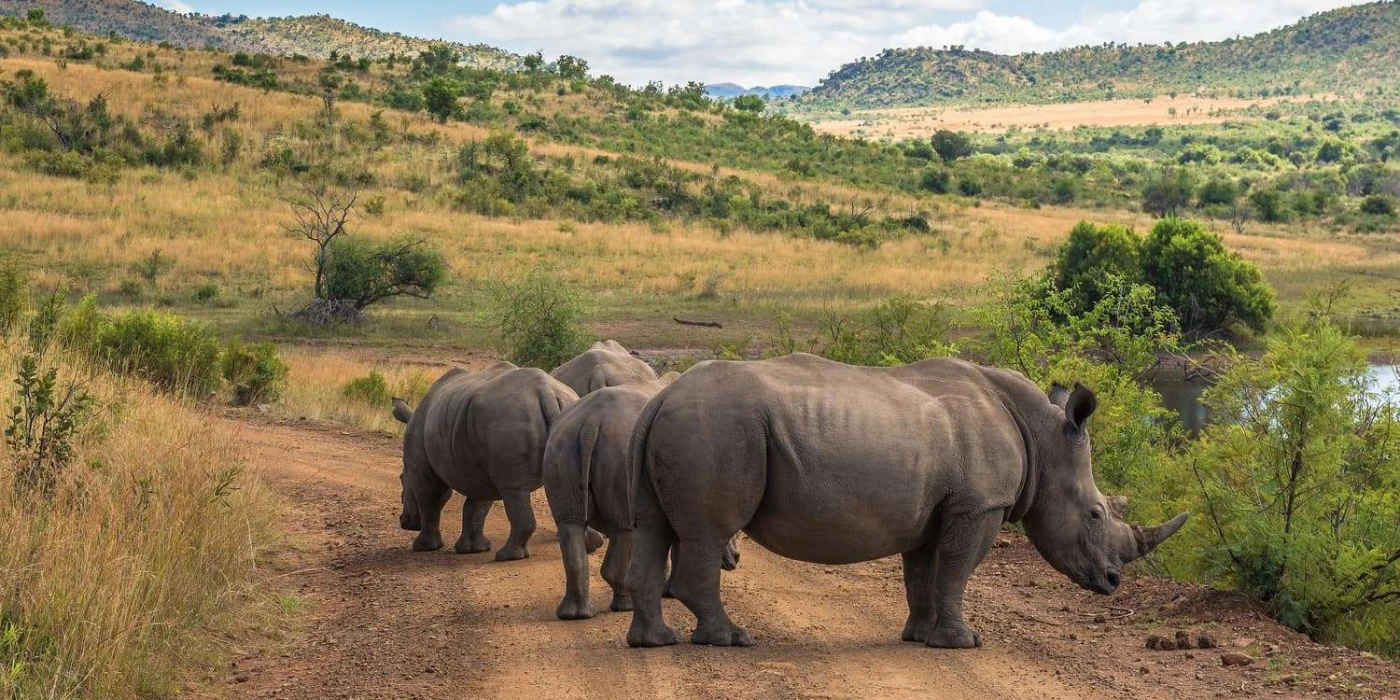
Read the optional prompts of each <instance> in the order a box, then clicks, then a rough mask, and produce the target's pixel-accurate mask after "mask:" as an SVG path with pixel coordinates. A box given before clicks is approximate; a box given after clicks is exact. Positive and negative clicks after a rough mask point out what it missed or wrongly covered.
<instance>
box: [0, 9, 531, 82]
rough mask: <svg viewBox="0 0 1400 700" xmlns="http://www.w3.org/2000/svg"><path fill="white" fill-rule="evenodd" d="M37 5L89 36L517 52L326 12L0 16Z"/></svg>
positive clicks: (272, 46) (249, 48) (363, 53)
mask: <svg viewBox="0 0 1400 700" xmlns="http://www.w3.org/2000/svg"><path fill="white" fill-rule="evenodd" d="M32 9H40V10H43V11H44V14H45V16H46V17H47V18H48V19H49V21H50V22H53V23H54V24H55V25H58V26H67V27H72V28H74V29H78V30H81V31H84V32H90V33H93V34H115V35H116V36H120V37H125V38H127V39H135V40H140V41H149V42H168V43H170V44H172V45H174V46H179V47H183V48H192V49H202V48H206V47H213V48H216V49H220V50H224V51H230V52H233V51H245V52H248V53H260V54H269V55H273V56H281V55H286V56H290V55H293V54H301V55H303V56H311V57H316V58H325V57H327V56H330V55H331V54H333V53H334V54H337V55H344V56H352V57H354V58H360V57H369V58H376V59H377V58H384V57H386V56H389V55H390V54H396V55H399V56H416V55H418V54H419V53H420V52H423V51H427V50H429V49H431V48H432V47H434V46H445V47H447V48H449V49H450V50H452V51H454V52H456V53H457V54H459V55H460V56H461V57H462V60H463V61H465V62H466V63H467V64H468V65H473V66H479V67H485V68H504V67H509V66H513V65H515V64H516V63H518V62H519V60H520V59H519V57H518V56H516V55H515V54H512V53H510V52H507V51H502V50H500V49H496V48H493V47H490V46H486V45H485V44H462V43H458V42H449V41H434V40H428V39H420V38H417V37H410V36H405V35H403V34H399V33H392V32H384V31H380V30H378V29H372V28H369V27H361V26H360V25H358V24H354V23H353V22H346V21H344V20H339V19H335V18H333V17H328V16H326V15H311V16H306V17H268V18H261V17H246V16H233V15H222V16H217V17H216V16H211V15H202V14H180V13H178V12H171V11H170V10H167V9H165V8H162V7H158V6H156V5H152V4H148V3H144V2H140V1H139V0H18V1H17V2H6V3H4V4H0V16H4V15H9V16H17V17H23V16H25V15H26V14H27V13H28V12H29V11H30V10H32Z"/></svg>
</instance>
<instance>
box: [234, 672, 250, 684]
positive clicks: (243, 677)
mask: <svg viewBox="0 0 1400 700" xmlns="http://www.w3.org/2000/svg"><path fill="white" fill-rule="evenodd" d="M233 682H234V683H247V682H248V674H246V673H240V674H238V675H236V676H234V677H233Z"/></svg>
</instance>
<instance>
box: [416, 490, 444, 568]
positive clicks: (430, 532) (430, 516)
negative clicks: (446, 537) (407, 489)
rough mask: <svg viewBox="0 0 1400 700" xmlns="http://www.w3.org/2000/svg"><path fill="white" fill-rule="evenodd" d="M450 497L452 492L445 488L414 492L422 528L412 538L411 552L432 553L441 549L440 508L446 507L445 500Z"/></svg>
mask: <svg viewBox="0 0 1400 700" xmlns="http://www.w3.org/2000/svg"><path fill="white" fill-rule="evenodd" d="M451 496H452V490H451V489H447V488H445V486H444V488H443V489H442V490H441V491H435V490H432V489H428V488H417V489H415V490H414V498H415V499H417V502H418V517H419V518H420V519H421V522H422V528H421V529H420V530H419V531H418V536H417V537H415V538H413V551H415V552H434V551H437V550H439V549H442V508H443V506H446V505H447V499H448V498H450V497H451Z"/></svg>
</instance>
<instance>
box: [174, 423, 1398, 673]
mask: <svg viewBox="0 0 1400 700" xmlns="http://www.w3.org/2000/svg"><path fill="white" fill-rule="evenodd" d="M225 425H226V426H227V429H228V430H230V431H231V432H232V433H233V434H234V435H236V436H237V438H238V439H239V440H240V441H241V442H242V443H243V444H244V445H245V446H246V449H247V451H248V455H249V457H250V459H251V461H252V462H253V463H254V464H255V466H256V467H257V468H258V469H259V470H261V471H262V472H263V474H264V476H265V478H266V480H267V481H268V483H269V484H270V485H271V486H272V488H273V489H274V490H276V491H277V492H278V493H279V495H280V496H281V497H282V498H283V499H284V500H285V501H286V502H287V503H288V510H289V511H290V513H291V514H290V516H289V519H288V520H287V522H286V525H287V527H288V529H289V531H290V532H292V533H296V534H294V535H293V541H294V542H296V543H297V544H296V546H288V547H287V548H286V550H285V551H280V552H278V553H276V555H275V557H274V566H275V567H276V568H278V569H280V570H283V571H284V572H285V575H284V576H283V578H282V579H281V580H283V581H289V582H291V583H290V584H289V590H290V592H292V593H296V594H298V595H300V596H302V597H304V598H306V599H307V600H309V601H310V602H311V606H310V608H309V610H308V612H307V613H306V615H307V617H308V619H307V620H306V628H307V629H306V630H305V631H304V633H302V634H301V635H300V637H299V638H297V639H295V640H292V641H290V642H288V641H280V642H279V641H274V640H271V639H255V640H240V644H241V647H242V648H241V649H240V652H241V656H240V657H239V658H238V659H237V660H236V661H234V662H233V663H232V664H231V665H230V667H229V669H228V670H227V673H226V674H225V677H224V678H219V679H215V683H214V685H213V687H211V688H209V689H208V692H209V694H212V695H214V696H222V697H234V698H245V697H246V698H459V697H460V698H495V697H509V698H527V699H528V698H648V697H661V698H854V697H871V698H906V697H907V698H915V697H917V698H934V699H955V698H977V699H978V700H982V699H987V698H1033V699H1035V700H1052V699H1057V698H1132V699H1133V700H1153V699H1156V698H1163V699H1165V698H1173V699H1175V698H1195V697H1217V696H1219V697H1253V696H1259V697H1278V696H1280V695H1284V696H1298V695H1304V694H1308V695H1311V694H1313V693H1315V692H1317V691H1319V690H1326V691H1328V692H1333V691H1334V690H1339V689H1342V688H1343V687H1344V686H1349V687H1352V686H1355V685H1357V684H1358V683H1360V684H1361V685H1362V687H1363V688H1364V689H1365V691H1367V692H1366V694H1367V695H1368V696H1369V697H1393V696H1392V695H1390V694H1392V693H1394V692H1395V691H1394V690H1393V688H1394V687H1395V686H1394V685H1393V682H1394V680H1395V679H1396V678H1397V674H1396V673H1395V672H1394V670H1393V669H1392V668H1391V667H1390V666H1388V665H1386V664H1383V663H1381V662H1377V661H1374V660H1370V659H1365V658H1362V657H1361V656H1360V655H1358V654H1356V653H1354V652H1348V651H1339V650H1332V649H1328V648H1325V647H1320V646H1318V645H1314V644H1311V643H1309V642H1307V641H1306V640H1303V639H1301V638H1299V637H1297V636H1296V635H1293V634H1291V633H1289V632H1287V631H1286V630H1283V629H1280V628H1278V627H1277V626H1275V625H1273V624H1272V623H1270V622H1267V621H1266V620H1264V619H1262V616H1260V615H1259V614H1258V612H1257V611H1254V610H1252V609H1250V608H1248V606H1243V605H1239V604H1234V603H1230V604H1221V603H1220V602H1219V600H1218V599H1219V598H1220V596H1218V595H1215V594H1211V593H1209V592H1205V591H1200V590H1198V589H1192V588H1188V587H1185V586H1182V585H1180V584H1174V583H1167V582H1162V581H1158V580H1154V579H1150V578H1149V579H1134V580H1131V581H1129V582H1127V583H1126V584H1125V586H1124V588H1125V593H1122V594H1120V595H1118V596H1115V597H1114V598H1113V599H1104V598H1099V597H1096V596H1092V595H1091V594H1088V593H1084V592H1081V591H1079V590H1077V589H1075V588H1073V587H1072V586H1070V585H1069V584H1068V583H1066V582H1064V581H1063V579H1062V578H1061V577H1059V576H1058V575H1057V574H1055V572H1053V571H1052V570H1051V569H1050V568H1049V567H1048V566H1046V565H1045V564H1044V563H1043V562H1041V561H1040V560H1039V558H1038V557H1037V556H1036V555H1035V553H1034V551H1033V550H1032V549H1031V548H1030V547H1029V545H1027V544H1026V543H1024V542H1023V541H1018V540H1014V539H1011V540H1008V542H1006V543H1005V544H1006V545H1007V546H1004V547H999V548H998V549H996V550H994V551H993V553H992V554H991V556H990V557H989V558H988V560H987V561H986V562H984V563H983V565H982V566H981V568H979V569H978V571H977V574H976V575H975V576H974V578H973V581H972V584H971V586H970V588H969V592H968V610H969V621H970V623H971V624H972V625H973V626H974V627H975V628H976V629H978V630H979V631H981V632H982V633H983V635H984V638H985V639H986V647H985V648H984V649H980V650H975V651H944V650H933V649H928V648H925V647H922V646H920V645H914V644H903V643H900V642H899V632H900V629H901V628H902V626H903V622H904V616H905V612H906V610H905V607H904V594H903V588H902V584H901V581H900V573H899V562H898V559H887V560H882V561H878V562H872V563H869V564H864V565H857V566H849V567H821V566H814V565H807V564H801V563H797V562H792V561H789V560H785V559H781V558H779V557H777V556H775V555H772V554H770V553H768V552H766V551H764V550H762V549H761V548H759V547H758V546H757V545H756V544H754V543H753V542H749V541H744V542H742V543H741V547H742V548H743V560H742V563H741V566H740V569H739V570H738V571H736V572H733V573H726V574H725V577H724V582H723V596H724V598H725V601H726V602H727V604H728V606H729V610H730V613H731V615H732V616H733V617H734V619H735V621H736V622H737V623H738V624H740V625H745V626H747V628H748V629H749V631H750V633H751V634H752V635H753V637H754V640H755V642H756V644H757V646H755V647H753V648H750V649H714V648H706V647H695V646H691V645H689V644H681V645H679V646H675V647H670V648H666V649H658V650H634V649H629V648H627V646H626V644H625V643H624V641H623V638H624V633H625V630H626V626H627V623H628V621H629V618H630V616H629V615H628V614H618V613H607V612H604V613H603V614H601V615H599V616H598V617H596V618H594V619H593V620H588V621H582V622H560V621H557V620H555V619H554V614H553V613H554V608H555V605H556V604H557V603H558V599H559V596H560V595H561V593H562V586H563V574H562V570H561V569H560V566H559V553H558V548H557V540H556V538H555V533H554V529H553V523H552V521H551V520H550V518H549V517H548V510H547V507H546V506H545V504H544V499H543V494H542V493H539V494H537V499H536V511H537V514H538V516H539V519H540V529H539V531H538V532H537V533H536V535H535V537H534V538H533V539H532V540H531V554H532V556H531V558H530V559H528V560H526V561H523V562H511V563H505V564H497V563H494V562H493V561H492V555H490V554H478V555H466V556H460V555H454V554H450V553H447V552H446V551H443V552H434V553H429V554H415V553H413V552H410V551H409V549H408V546H407V545H408V541H409V539H410V537H409V535H408V534H407V533H404V532H403V531H401V530H399V529H398V527H397V524H398V494H399V485H398V471H399V461H398V449H397V445H396V444H395V442H394V441H392V440H389V439H387V438H382V437H376V436H362V435H352V434H348V433H344V432H342V431H339V430H335V429H330V428H325V427H314V426H309V425H307V424H305V423H301V424H295V423H294V424H269V423H264V422H256V423H254V422H243V421H239V420H229V421H226V423H225ZM448 512H449V513H460V501H459V500H458V499H455V498H454V500H453V502H452V503H450V504H449V505H448ZM459 522H460V521H459V520H457V519H456V518H454V517H446V516H445V517H444V523H445V527H444V530H445V532H444V539H447V540H448V541H449V542H450V541H451V540H452V539H454V538H455V536H456V527H455V525H456V524H458V523H459ZM448 523H451V524H448ZM487 533H488V535H489V536H490V537H491V539H492V541H493V542H494V543H496V544H499V543H501V542H504V541H505V534H506V522H505V517H504V511H503V510H502V509H501V508H500V507H499V506H498V507H497V508H495V509H493V511H492V513H491V517H490V520H489V521H488V523H487ZM600 554H601V553H599V554H595V555H594V557H593V559H594V567H593V568H594V582H593V588H592V591H593V596H594V599H595V602H596V603H598V604H599V609H600V610H606V609H607V597H606V596H607V587H606V585H605V584H604V583H603V582H602V580H601V579H600V578H598V575H597V564H598V561H599V556H600ZM666 605H667V611H666V613H667V618H668V620H669V622H670V623H671V624H672V625H673V626H674V627H676V628H677V630H678V631H680V632H681V633H682V638H683V639H684V638H686V636H687V635H688V632H689V630H690V628H691V627H692V625H693V618H691V617H690V616H689V614H688V613H687V611H685V609H684V608H683V606H681V605H680V604H679V603H678V602H675V601H667V602H666ZM1110 605H1112V606H1117V609H1110V608H1109V607H1108V606H1110ZM1095 616H1102V617H1100V618H1099V619H1100V620H1102V622H1096V621H1095V619H1094V618H1095ZM1212 619H1213V621H1212V622H1208V623H1205V624H1200V623H1202V621H1203V620H1212ZM1193 623H1197V624H1193ZM1178 628H1181V629H1192V630H1198V629H1210V630H1211V633H1212V634H1214V635H1216V636H1217V637H1218V638H1220V639H1221V640H1222V641H1223V642H1224V643H1226V644H1227V645H1228V644H1230V643H1231V640H1234V639H1239V641H1241V642H1245V641H1252V644H1251V645H1250V646H1248V647H1247V648H1245V651H1249V652H1251V653H1253V654H1254V655H1255V656H1257V657H1260V661H1259V662H1258V663H1256V664H1254V665H1253V666H1252V667H1251V668H1248V669H1243V670H1241V669H1233V668H1232V669H1226V668H1222V666H1221V662H1220V651H1219V650H1215V651H1200V650H1198V651H1194V652H1180V651H1178V652H1166V653H1164V652H1151V651H1146V650H1145V649H1143V644H1142V641H1143V638H1144V637H1145V636H1146V634H1147V633H1148V632H1149V631H1167V632H1168V633H1170V631H1171V630H1173V629H1178ZM244 642H246V643H244ZM1268 645H1277V649H1278V651H1276V653H1275V656H1276V658H1281V659H1283V660H1284V661H1285V663H1283V664H1279V663H1277V662H1276V661H1275V662H1270V663H1269V664H1268V666H1271V667H1273V668H1266V667H1265V663H1264V661H1265V660H1264V659H1263V658H1262V657H1263V651H1264V650H1265V649H1266V648H1267V646H1268ZM1329 675H1330V676H1331V678H1330V679H1329V677H1328V676H1329ZM1387 684H1389V685H1387ZM1383 688H1389V690H1386V689H1383ZM1343 692H1345V691H1343ZM201 694H203V693H201Z"/></svg>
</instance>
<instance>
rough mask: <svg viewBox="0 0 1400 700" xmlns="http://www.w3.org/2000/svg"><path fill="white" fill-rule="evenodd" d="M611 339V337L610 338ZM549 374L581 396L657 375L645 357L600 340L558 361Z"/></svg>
mask: <svg viewBox="0 0 1400 700" xmlns="http://www.w3.org/2000/svg"><path fill="white" fill-rule="evenodd" d="M609 342H611V341H609ZM550 376H552V377H554V378H555V379H558V380H559V381H561V382H563V383H564V384H566V385H568V387H569V388H570V389H573V390H574V392H575V393H577V394H578V395H579V396H584V395H586V394H588V393H590V392H593V391H597V390H598V389H605V388H607V387H613V386H621V385H623V384H631V383H634V382H648V381H653V380H655V379H656V372H655V371H654V370H652V368H651V365H648V364H647V363H646V362H645V361H644V360H641V359H640V358H636V357H633V356H632V355H631V354H629V353H628V352H627V351H626V350H625V349H622V346H621V345H618V344H617V343H613V345H612V346H604V345H602V344H601V343H600V344H598V345H594V346H593V348H592V349H590V350H588V351H587V352H585V353H583V354H581V355H579V356H578V357H575V358H573V359H572V360H569V361H568V362H565V363H564V364H562V365H559V367H558V368H556V369H555V370H554V371H553V372H550Z"/></svg>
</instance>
